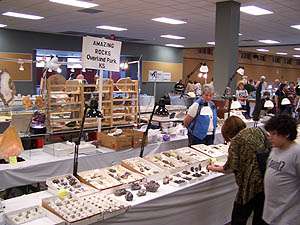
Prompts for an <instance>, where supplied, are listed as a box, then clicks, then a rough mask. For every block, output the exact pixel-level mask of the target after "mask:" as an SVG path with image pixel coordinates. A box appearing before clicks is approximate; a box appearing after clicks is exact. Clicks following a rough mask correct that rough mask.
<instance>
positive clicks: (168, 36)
mask: <svg viewBox="0 0 300 225" xmlns="http://www.w3.org/2000/svg"><path fill="white" fill-rule="evenodd" d="M160 37H162V38H169V39H175V40H182V39H185V37H181V36H176V35H171V34H164V35H160Z"/></svg>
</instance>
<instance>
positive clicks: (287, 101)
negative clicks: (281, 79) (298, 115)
mask: <svg viewBox="0 0 300 225" xmlns="http://www.w3.org/2000/svg"><path fill="white" fill-rule="evenodd" d="M290 104H291V101H290V100H289V99H288V98H283V99H282V100H281V105H290Z"/></svg>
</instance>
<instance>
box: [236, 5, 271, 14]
mask: <svg viewBox="0 0 300 225" xmlns="http://www.w3.org/2000/svg"><path fill="white" fill-rule="evenodd" d="M240 11H241V12H243V13H247V14H250V15H254V16H261V15H267V14H273V12H272V11H269V10H266V9H263V8H260V7H257V6H254V5H249V6H243V7H241V8H240Z"/></svg>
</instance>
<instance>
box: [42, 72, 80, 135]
mask: <svg viewBox="0 0 300 225" xmlns="http://www.w3.org/2000/svg"><path fill="white" fill-rule="evenodd" d="M83 91H84V90H83V84H82V83H80V82H79V81H76V80H67V81H66V80H65V79H64V77H62V76H61V75H58V74H57V75H52V76H50V77H49V78H48V80H47V109H48V110H47V122H48V128H49V129H50V131H65V130H71V129H76V128H77V127H79V124H80V122H81V120H82V116H83V110H84V96H83ZM55 95H66V96H68V97H66V98H65V99H70V100H71V101H69V102H68V101H64V102H59V100H60V99H61V98H57V100H55V99H56V98H55V97H53V96H55ZM63 114H70V118H53V117H52V116H53V115H63ZM71 121H75V122H76V123H77V125H76V126H75V127H71V128H69V127H67V126H64V125H62V126H61V127H60V126H57V125H55V123H60V122H62V123H66V122H71Z"/></svg>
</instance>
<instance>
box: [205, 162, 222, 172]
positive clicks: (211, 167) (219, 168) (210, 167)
mask: <svg viewBox="0 0 300 225" xmlns="http://www.w3.org/2000/svg"><path fill="white" fill-rule="evenodd" d="M207 170H209V171H212V172H220V173H223V172H224V168H223V166H219V165H215V164H210V165H208V166H207Z"/></svg>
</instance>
